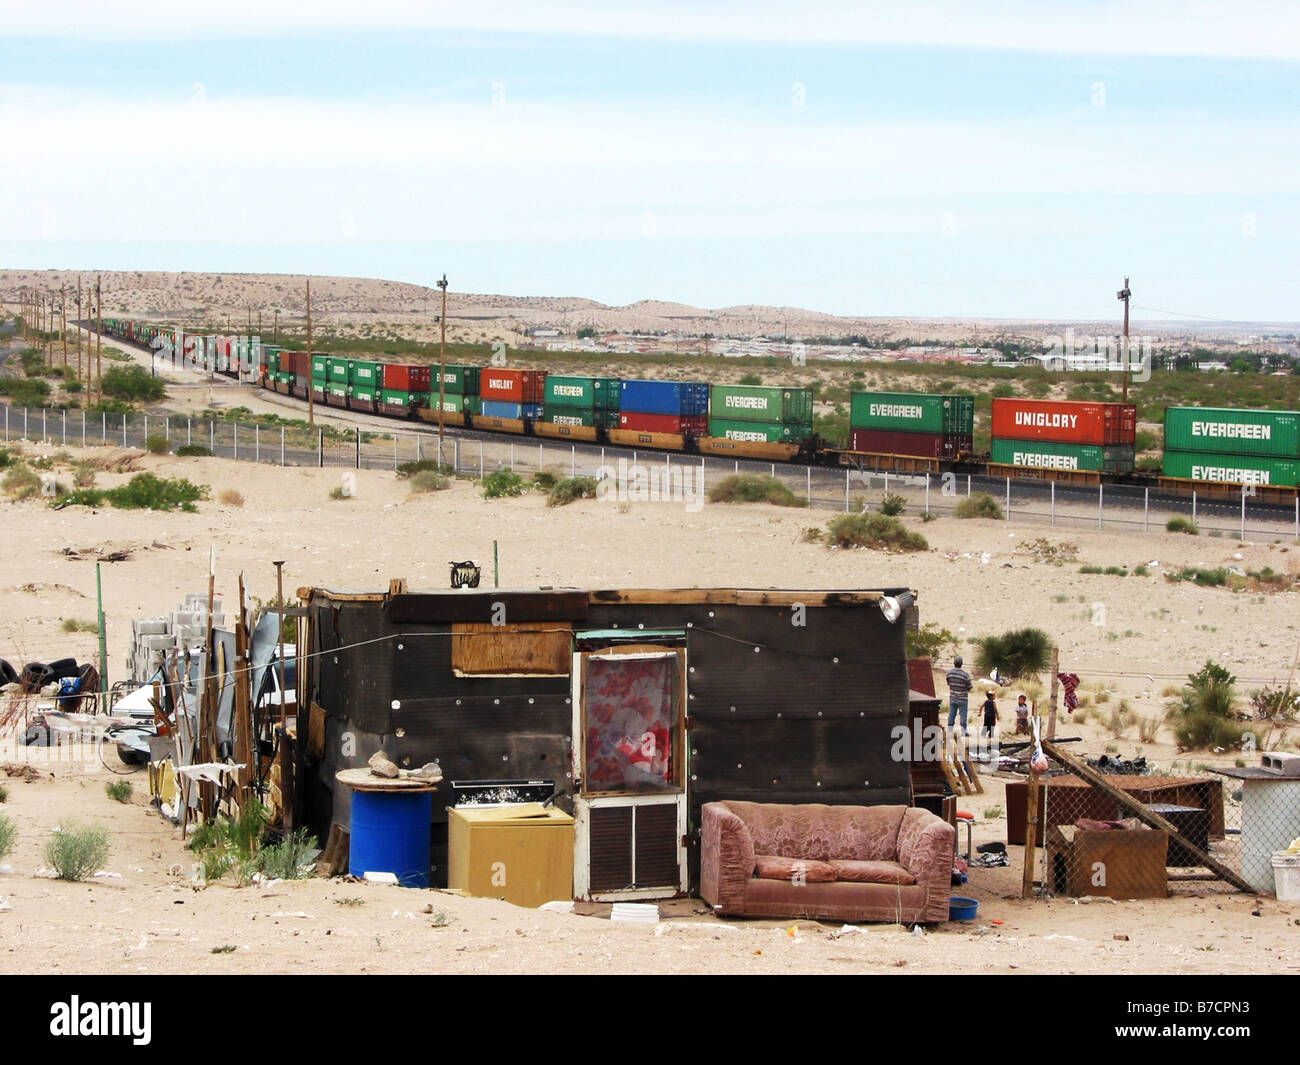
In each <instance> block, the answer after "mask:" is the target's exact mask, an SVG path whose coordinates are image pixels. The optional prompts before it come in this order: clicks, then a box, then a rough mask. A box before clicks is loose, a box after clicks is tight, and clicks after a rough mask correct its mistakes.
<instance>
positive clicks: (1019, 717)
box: [1016, 695, 1029, 735]
mask: <svg viewBox="0 0 1300 1065" xmlns="http://www.w3.org/2000/svg"><path fill="white" fill-rule="evenodd" d="M1016 732H1017V733H1022V734H1024V735H1028V734H1029V701H1028V700H1027V699H1026V698H1025V696H1024V695H1021V696H1020V698H1019V699H1018V700H1017V701H1016Z"/></svg>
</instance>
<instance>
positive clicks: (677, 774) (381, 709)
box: [295, 581, 914, 899]
mask: <svg viewBox="0 0 1300 1065" xmlns="http://www.w3.org/2000/svg"><path fill="white" fill-rule="evenodd" d="M903 591H904V589H881V590H855V591H789V590H780V591H777V590H761V589H760V590H749V589H735V588H706V589H611V590H591V591H578V590H561V589H541V590H531V591H507V590H503V589H500V590H498V589H494V590H483V589H458V590H455V591H443V592H434V593H426V594H414V593H408V592H407V591H406V590H405V586H404V583H403V582H400V581H395V582H393V586H392V588H391V589H390V591H389V592H378V593H346V592H337V591H329V590H326V589H321V588H304V589H300V591H299V596H300V598H301V599H302V600H303V603H304V606H305V615H306V616H305V619H304V620H303V622H302V625H303V631H301V632H300V634H299V653H300V655H301V656H302V657H301V659H300V669H299V673H298V677H299V696H298V697H299V702H298V705H299V706H300V707H302V708H303V709H302V712H301V714H300V717H299V720H298V727H297V739H298V743H297V750H298V759H297V768H296V773H295V780H296V788H297V796H296V800H297V803H296V805H297V809H296V816H297V819H298V821H299V822H301V823H305V824H307V825H309V826H310V827H311V828H312V829H313V830H314V831H315V832H316V833H317V835H318V836H319V838H321V839H322V840H323V839H325V837H326V834H327V833H328V831H329V829H330V826H331V824H339V825H344V826H346V825H347V824H348V816H349V810H348V802H349V797H348V792H347V789H345V788H336V786H335V779H334V778H335V774H336V772H337V771H338V770H340V769H345V768H352V767H357V766H363V765H365V764H366V761H367V759H368V758H369V757H370V756H371V755H372V754H373V753H374V752H376V751H379V750H382V751H384V752H385V753H386V754H387V755H388V757H389V758H391V759H392V760H393V761H394V762H396V763H397V764H398V765H399V766H401V767H411V768H415V767H419V766H420V765H422V764H424V763H426V762H430V761H437V762H438V763H439V764H440V766H441V767H442V771H443V774H444V778H445V780H446V781H447V782H450V781H452V780H502V779H506V780H532V779H551V780H554V781H555V782H556V792H557V794H558V795H559V798H558V800H557V804H558V805H559V806H560V807H562V808H563V809H564V810H566V811H568V812H570V813H572V814H573V815H574V817H575V820H576V830H577V831H576V842H575V874H574V881H575V893H576V894H577V895H578V897H583V898H609V899H617V898H637V897H655V896H661V897H662V896H665V895H671V894H676V893H682V892H686V891H688V890H690V889H691V888H692V887H693V885H694V884H695V882H696V879H697V875H698V874H697V870H698V839H699V825H700V807H701V806H702V804H704V803H706V802H710V801H713V800H716V799H747V800H753V801H758V802H765V801H768V802H783V803H795V802H820V803H830V804H866V805H870V804H878V803H904V804H905V803H908V802H910V796H911V789H910V782H909V771H910V766H909V764H908V762H906V761H896V760H894V759H893V758H892V757H891V753H890V752H891V739H890V738H891V735H892V733H893V730H894V729H895V728H896V727H897V726H899V725H906V723H907V722H908V720H909V717H908V693H909V684H908V670H907V658H906V650H905V639H904V635H905V630H906V627H907V626H906V622H905V621H904V620H896V621H894V622H891V621H890V620H888V619H887V617H886V616H885V613H884V612H883V611H882V610H881V600H882V597H884V596H896V595H899V594H901V593H902V592H903ZM912 609H914V608H912ZM449 801H450V789H449V787H447V786H446V785H444V786H443V787H442V788H440V790H439V792H438V794H437V796H436V798H435V808H434V825H433V852H432V862H433V866H434V871H433V883H435V884H445V883H446V876H447V869H446V866H447V853H446V847H447V804H448V802H449Z"/></svg>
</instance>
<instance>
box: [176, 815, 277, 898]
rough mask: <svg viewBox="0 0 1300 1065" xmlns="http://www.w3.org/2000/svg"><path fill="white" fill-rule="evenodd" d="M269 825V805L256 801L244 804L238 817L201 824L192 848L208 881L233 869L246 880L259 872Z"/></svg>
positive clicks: (242, 879) (220, 876)
mask: <svg viewBox="0 0 1300 1065" xmlns="http://www.w3.org/2000/svg"><path fill="white" fill-rule="evenodd" d="M265 828H266V808H265V807H263V806H262V805H261V804H260V803H258V802H257V801H256V800H252V801H250V802H247V803H245V804H244V806H243V807H242V808H241V809H240V811H239V814H238V816H237V817H228V816H221V817H218V818H217V819H215V820H213V821H206V822H204V823H203V824H201V825H199V826H198V828H196V829H195V830H194V833H193V835H191V836H190V838H189V841H188V844H187V845H188V847H189V848H190V850H192V851H194V853H195V854H197V855H198V857H199V864H200V865H201V866H202V868H203V879H204V880H220V879H221V878H222V877H223V876H225V874H226V873H228V872H230V871H231V870H236V871H238V874H239V877H238V879H239V882H240V883H241V884H242V883H246V882H247V881H248V880H249V879H251V877H252V875H253V873H255V872H256V871H257V858H258V854H257V848H258V845H259V844H260V842H261V838H262V832H263V831H264V830H265Z"/></svg>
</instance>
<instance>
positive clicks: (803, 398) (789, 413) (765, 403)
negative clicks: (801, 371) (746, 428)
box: [709, 385, 813, 425]
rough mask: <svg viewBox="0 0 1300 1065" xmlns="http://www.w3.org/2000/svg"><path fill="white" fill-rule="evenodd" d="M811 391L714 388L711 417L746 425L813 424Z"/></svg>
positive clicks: (757, 386)
mask: <svg viewBox="0 0 1300 1065" xmlns="http://www.w3.org/2000/svg"><path fill="white" fill-rule="evenodd" d="M812 409H813V397H812V389H811V388H767V387H764V386H762V385H713V386H711V387H710V388H709V414H710V416H712V417H714V418H722V419H727V420H730V421H746V422H770V423H776V422H787V423H793V424H796V425H809V424H811V423H812Z"/></svg>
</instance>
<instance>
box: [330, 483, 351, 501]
mask: <svg viewBox="0 0 1300 1065" xmlns="http://www.w3.org/2000/svg"><path fill="white" fill-rule="evenodd" d="M330 498H331V499H351V498H352V489H351V488H349V487H348V486H347V485H345V484H336V485H335V486H334V487H333V488H331V489H330Z"/></svg>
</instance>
